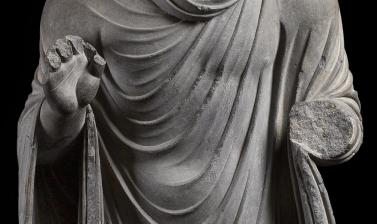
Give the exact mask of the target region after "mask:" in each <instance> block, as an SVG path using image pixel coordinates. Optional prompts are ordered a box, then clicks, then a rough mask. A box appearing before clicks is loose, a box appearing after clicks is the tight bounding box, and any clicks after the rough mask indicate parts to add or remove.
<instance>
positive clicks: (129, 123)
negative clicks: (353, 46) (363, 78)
mask: <svg viewBox="0 0 377 224" xmlns="http://www.w3.org/2000/svg"><path fill="white" fill-rule="evenodd" d="M342 32H343V31H342V24H341V17H340V12H339V7H338V2H337V0H326V1H325V0H316V1H314V0H47V2H46V4H45V8H44V11H43V15H42V21H41V33H40V40H41V41H40V55H41V57H40V58H41V59H40V64H39V66H38V69H37V71H36V73H35V79H34V81H33V83H32V87H33V92H32V93H31V95H30V96H29V98H28V100H27V102H26V106H25V109H24V111H23V113H22V115H21V117H20V119H19V124H18V151H17V152H18V160H19V169H20V173H19V222H20V223H27V224H30V223H82V224H89V223H90V224H92V223H122V224H126V223H127V224H129V223H131V224H136V223H164V224H168V223H179V224H183V223H190V224H194V223H226V224H228V223H260V224H262V223H265V224H267V223H268V224H271V223H289V224H292V223H305V224H309V223H335V220H334V216H333V214H332V209H331V205H330V202H329V198H328V195H327V192H326V189H325V187H324V184H323V181H322V179H321V176H320V174H319V172H318V170H317V165H319V166H322V165H325V166H326V165H334V164H338V163H341V162H344V161H347V160H348V159H350V158H351V157H352V156H353V155H354V154H355V153H356V151H357V150H358V148H359V146H360V144H361V141H362V123H361V117H360V103H359V100H358V97H357V93H356V91H354V89H353V84H352V74H351V73H350V71H349V70H348V62H347V57H346V53H345V51H344V45H343V33H342Z"/></svg>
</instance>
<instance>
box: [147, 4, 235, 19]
mask: <svg viewBox="0 0 377 224" xmlns="http://www.w3.org/2000/svg"><path fill="white" fill-rule="evenodd" d="M152 1H153V2H154V3H155V4H156V5H158V6H159V7H160V8H161V9H163V10H164V11H165V12H166V13H168V14H171V15H173V16H176V17H178V18H180V19H183V20H188V21H200V20H208V19H211V18H213V17H215V16H217V15H219V14H220V13H222V12H223V11H224V10H226V9H228V8H229V7H231V6H233V5H234V4H235V3H237V2H238V1H239V0H221V1H216V0H206V1H198V0H152Z"/></svg>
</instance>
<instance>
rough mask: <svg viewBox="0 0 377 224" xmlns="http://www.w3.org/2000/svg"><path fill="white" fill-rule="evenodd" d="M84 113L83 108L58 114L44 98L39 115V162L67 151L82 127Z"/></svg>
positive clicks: (45, 161)
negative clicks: (71, 112) (69, 112)
mask: <svg viewBox="0 0 377 224" xmlns="http://www.w3.org/2000/svg"><path fill="white" fill-rule="evenodd" d="M85 114H86V109H85V108H82V109H80V110H78V111H77V112H75V113H73V114H69V115H65V114H60V113H58V112H56V111H55V110H53V109H52V108H51V107H50V105H49V103H48V102H47V101H46V100H44V102H43V103H42V106H41V110H40V115H39V120H40V125H39V128H40V130H39V132H38V138H39V143H40V144H39V147H40V150H39V154H38V161H39V162H40V163H49V162H52V161H55V160H56V159H58V158H60V157H62V156H63V155H64V154H65V153H67V152H68V151H69V149H70V148H71V147H70V146H71V145H72V144H74V143H75V142H76V141H77V140H78V138H79V135H80V133H81V131H82V129H83V126H84V124H85Z"/></svg>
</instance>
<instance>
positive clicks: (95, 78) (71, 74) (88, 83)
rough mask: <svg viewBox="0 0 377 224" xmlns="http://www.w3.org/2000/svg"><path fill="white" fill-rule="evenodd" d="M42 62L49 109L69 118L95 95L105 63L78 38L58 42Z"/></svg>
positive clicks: (42, 74) (91, 47)
mask: <svg viewBox="0 0 377 224" xmlns="http://www.w3.org/2000/svg"><path fill="white" fill-rule="evenodd" d="M43 58H44V61H41V62H40V64H41V69H42V72H41V73H40V74H41V75H40V76H39V77H38V79H39V81H40V82H41V83H42V84H43V87H44V88H43V89H44V93H45V96H46V99H47V102H48V104H49V105H50V107H51V108H52V109H53V110H54V111H55V112H59V113H60V114H62V115H70V114H73V113H75V112H76V111H78V110H80V109H82V108H84V107H85V106H86V105H88V104H89V103H90V102H91V101H92V100H93V99H94V97H95V96H96V94H97V91H98V88H99V85H100V78H101V75H102V74H103V71H104V68H105V65H106V62H105V60H104V59H103V58H102V57H101V56H100V55H99V54H98V52H97V50H96V49H95V48H94V47H93V46H92V45H91V44H89V43H87V42H85V41H84V40H83V39H82V38H80V37H78V36H66V37H64V38H62V39H58V40H57V41H56V43H55V44H53V45H52V46H51V47H50V48H49V49H48V50H47V52H46V53H45V57H42V60H43Z"/></svg>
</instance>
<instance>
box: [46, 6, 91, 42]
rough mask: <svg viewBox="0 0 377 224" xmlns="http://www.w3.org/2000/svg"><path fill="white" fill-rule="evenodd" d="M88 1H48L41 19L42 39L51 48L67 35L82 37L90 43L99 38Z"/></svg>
mask: <svg viewBox="0 0 377 224" xmlns="http://www.w3.org/2000/svg"><path fill="white" fill-rule="evenodd" d="M87 2H88V0H46V3H45V6H44V9H43V13H42V18H41V26H40V29H41V39H42V41H43V45H44V46H45V45H47V46H50V45H51V44H53V43H55V41H56V40H57V39H59V38H63V37H64V36H66V35H76V36H80V37H82V38H83V39H85V40H86V41H88V42H95V41H96V40H95V38H97V36H98V35H97V32H98V27H97V24H98V23H97V22H96V21H94V18H93V16H91V12H90V11H89V9H88V4H87Z"/></svg>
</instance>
